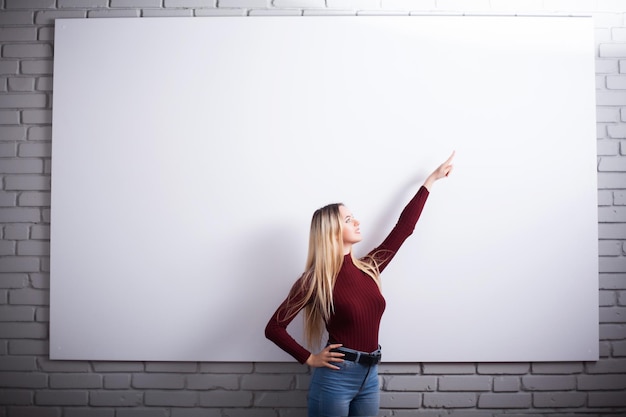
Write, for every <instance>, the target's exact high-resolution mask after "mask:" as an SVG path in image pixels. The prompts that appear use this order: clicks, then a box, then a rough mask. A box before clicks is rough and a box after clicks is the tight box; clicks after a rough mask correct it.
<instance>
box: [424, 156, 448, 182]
mask: <svg viewBox="0 0 626 417" xmlns="http://www.w3.org/2000/svg"><path fill="white" fill-rule="evenodd" d="M454 154H455V151H452V155H450V157H449V158H448V159H447V160H446V162H444V163H443V164H441V165H439V166H438V167H437V169H436V170H434V171H433V173H432V174H430V175H429V176H428V178H426V181H424V187H426V188H427V189H428V191H430V189H431V188H432V186H433V184H434V183H435V181H437V180H440V179H441V178H445V177H447V176H449V175H450V173H451V172H452V168H454V165H452V158H454Z"/></svg>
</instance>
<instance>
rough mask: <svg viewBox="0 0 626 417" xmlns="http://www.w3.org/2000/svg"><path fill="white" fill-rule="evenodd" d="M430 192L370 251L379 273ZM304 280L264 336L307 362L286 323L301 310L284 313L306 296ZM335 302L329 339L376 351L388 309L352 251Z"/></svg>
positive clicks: (412, 225) (410, 228) (424, 191)
mask: <svg viewBox="0 0 626 417" xmlns="http://www.w3.org/2000/svg"><path fill="white" fill-rule="evenodd" d="M428 194H429V193H428V190H427V189H426V188H425V187H423V186H422V187H421V188H420V189H419V191H418V192H417V194H415V196H414V197H413V198H412V199H411V201H410V202H409V204H408V205H407V206H406V207H405V208H404V210H403V211H402V213H401V214H400V218H399V219H398V222H397V223H396V225H395V226H394V228H393V229H392V230H391V233H389V235H388V236H387V237H386V238H385V240H384V241H383V243H382V244H380V246H378V247H377V248H376V249H374V250H373V251H371V252H370V253H369V255H371V254H374V253H375V254H376V257H377V259H379V260H380V261H381V263H380V272H382V271H383V269H385V268H386V267H387V265H388V264H389V261H391V259H392V258H393V257H394V255H395V254H396V252H397V251H398V249H400V246H401V245H402V243H403V242H404V241H405V240H406V238H408V237H409V236H410V235H411V234H412V233H413V230H414V229H415V224H416V223H417V220H418V219H419V217H420V215H421V213H422V209H423V208H424V204H426V199H427V198H428ZM301 279H302V278H300V279H299V280H298V281H296V283H295V284H294V286H293V288H292V290H291V291H292V293H293V294H295V297H292V298H291V299H289V298H287V299H285V301H283V303H282V304H281V305H280V307H278V309H277V310H276V312H275V313H274V315H273V316H272V318H271V319H270V321H269V323H267V326H266V327H265V336H266V337H267V338H268V339H270V340H271V341H272V342H274V343H276V344H277V345H278V346H279V347H280V348H281V349H283V350H284V351H285V352H287V353H289V354H290V355H291V356H293V357H294V358H295V359H296V360H297V361H298V362H300V363H304V362H306V360H307V359H308V357H309V356H310V355H311V352H309V351H308V350H307V349H305V348H304V347H303V346H301V345H300V344H299V343H298V342H296V341H295V339H294V338H292V337H291V336H290V335H289V333H288V332H287V326H288V325H289V323H291V321H292V320H293V319H294V318H295V316H296V315H297V313H298V312H294V314H292V315H291V316H286V315H285V314H284V312H285V311H289V304H288V303H294V304H296V303H298V302H299V301H301V300H302V297H304V295H305V294H304V291H301V290H298V289H299V288H301V287H300V283H301V282H300V280H301ZM333 303H334V306H335V311H334V313H333V314H332V316H331V317H330V319H329V321H328V323H326V330H328V340H329V342H331V343H341V344H343V345H344V346H345V347H347V348H350V349H355V350H360V351H362V352H373V351H375V350H376V349H378V330H379V327H380V320H381V318H382V315H383V311H384V310H385V299H384V298H383V296H382V294H381V293H380V290H379V289H378V286H377V285H376V283H375V282H374V280H372V278H370V277H369V276H368V275H367V274H365V273H364V272H363V271H361V270H360V269H358V268H357V267H356V266H355V265H354V263H353V262H352V257H351V255H349V254H348V255H346V256H345V257H344V259H343V265H342V266H341V269H340V271H339V275H338V276H337V280H336V282H335V287H334V288H333Z"/></svg>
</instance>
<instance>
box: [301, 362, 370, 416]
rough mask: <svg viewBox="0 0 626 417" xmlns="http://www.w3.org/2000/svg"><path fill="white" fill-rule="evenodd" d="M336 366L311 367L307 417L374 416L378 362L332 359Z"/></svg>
mask: <svg viewBox="0 0 626 417" xmlns="http://www.w3.org/2000/svg"><path fill="white" fill-rule="evenodd" d="M334 365H337V366H338V367H339V368H340V369H339V370H334V369H330V368H315V369H314V370H313V377H312V378H311V385H310V386H309V417H346V416H368V417H374V416H377V415H378V407H379V404H380V394H379V388H378V365H362V364H359V363H356V362H351V361H343V362H336V363H334Z"/></svg>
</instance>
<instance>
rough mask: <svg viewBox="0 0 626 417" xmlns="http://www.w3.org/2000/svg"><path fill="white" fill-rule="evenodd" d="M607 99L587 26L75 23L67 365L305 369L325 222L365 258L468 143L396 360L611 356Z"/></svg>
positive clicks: (396, 287)
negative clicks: (317, 244)
mask: <svg viewBox="0 0 626 417" xmlns="http://www.w3.org/2000/svg"><path fill="white" fill-rule="evenodd" d="M594 94H595V85H594V56H593V30H592V22H591V19H590V18H582V17H576V18H565V17H550V18H546V17H536V18H531V17H460V16H456V17H451V16H447V17H433V16H431V17H297V18H287V17H277V18H269V17H268V18H265V17H259V18H249V17H242V18H167V19H146V18H142V19H103V20H97V19H86V20H81V19H76V20H64V19H61V20H57V21H56V33H55V67H54V103H53V104H54V117H53V157H52V181H53V183H52V236H51V244H52V249H51V251H52V256H51V262H52V264H51V281H52V282H51V323H50V330H51V336H50V356H51V358H52V359H81V360H84V359H89V360H133V361H135V360H141V361H144V360H145V361H292V360H293V359H292V358H291V357H289V356H288V355H287V354H285V353H284V352H282V351H281V350H280V349H279V348H278V347H276V346H275V345H273V344H272V343H271V342H269V341H267V340H265V337H264V334H263V330H264V327H265V324H266V322H267V320H268V319H269V317H270V316H271V314H272V313H273V312H274V310H275V308H276V307H277V306H278V304H279V303H280V302H281V301H282V299H283V298H284V297H285V296H286V294H287V292H288V290H289V288H290V287H291V285H292V283H293V282H294V281H295V280H296V279H297V278H298V277H299V276H300V274H301V273H302V270H303V267H304V262H305V258H306V250H307V242H308V228H309V222H310V218H311V215H312V213H313V211H314V210H315V209H317V208H319V207H321V206H323V205H325V204H327V203H331V202H336V201H341V202H343V203H345V204H346V205H347V207H348V208H349V209H350V210H351V211H352V212H353V213H354V214H355V216H356V217H357V218H358V219H359V220H360V221H361V231H362V233H363V235H364V240H363V241H362V242H361V243H359V245H357V246H356V248H355V250H356V251H357V252H358V254H364V253H366V252H367V251H369V250H370V249H371V248H373V247H374V246H375V245H377V244H378V243H379V242H380V241H381V240H382V239H383V238H384V236H385V234H386V233H387V232H388V231H389V230H390V229H391V227H392V226H393V224H394V223H395V221H396V220H397V217H398V215H399V214H400V211H401V210H402V208H403V207H404V205H405V204H406V203H407V202H408V200H409V199H410V198H411V197H412V195H413V194H414V193H415V192H416V191H417V189H418V188H419V186H420V185H421V183H422V182H423V180H424V179H425V177H426V176H427V174H428V173H430V172H431V171H432V170H433V169H434V168H435V167H436V166H437V165H438V164H439V163H441V162H443V161H444V160H445V159H446V158H447V157H448V155H449V154H450V153H451V152H452V151H453V150H456V158H455V169H454V172H453V175H452V176H451V177H450V178H448V179H445V180H442V181H440V182H438V183H437V184H436V185H435V188H434V189H433V192H432V193H431V195H430V197H429V200H428V202H427V205H426V207H425V210H424V212H423V215H422V218H421V219H420V221H419V223H418V225H417V227H416V230H415V233H414V234H413V236H411V237H410V238H409V240H408V241H407V242H406V243H405V245H404V246H403V247H402V248H401V250H400V252H399V253H398V255H397V256H396V258H395V259H394V261H393V262H392V264H391V265H390V267H389V268H388V269H387V270H386V271H385V272H384V274H383V293H384V295H385V297H386V300H387V310H386V312H385V314H384V317H383V323H382V327H381V333H380V343H381V345H382V346H383V351H384V356H383V358H384V360H385V361H387V362H428V361H433V362H434V361H463V362H468V361H472V362H473V361H561V360H562V361H570V360H576V361H578V360H594V359H597V357H598V311H597V310H598V309H597V306H598V301H597V300H598V293H597V279H598V269H597V263H598V252H597V245H598V243H597V242H598V237H597V213H596V211H597V204H596V199H597V196H596V152H595V148H596V141H595V120H594V117H595V102H594V101H595V96H594ZM300 329H301V324H300V321H299V320H296V322H294V325H293V328H291V329H290V330H291V331H292V333H293V335H294V336H295V337H296V338H297V339H299V340H301V330H300Z"/></svg>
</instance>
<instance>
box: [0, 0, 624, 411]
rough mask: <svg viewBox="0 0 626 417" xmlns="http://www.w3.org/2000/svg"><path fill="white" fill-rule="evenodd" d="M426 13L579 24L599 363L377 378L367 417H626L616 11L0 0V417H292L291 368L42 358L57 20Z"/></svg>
mask: <svg viewBox="0 0 626 417" xmlns="http://www.w3.org/2000/svg"><path fill="white" fill-rule="evenodd" d="M428 13H434V14H545V15H550V14H554V13H561V14H592V15H593V16H594V22H595V26H596V87H597V94H596V101H597V102H596V104H597V111H596V113H597V139H598V142H597V150H598V204H599V208H598V214H599V224H598V229H599V237H600V241H599V250H600V259H599V265H600V276H599V285H600V293H599V297H598V298H599V301H598V306H599V309H600V320H601V323H600V340H599V344H600V352H601V360H600V361H599V362H597V363H580V362H576V363H512V364H509V363H458V364H454V363H447V364H446V363H423V364H383V365H381V368H380V381H381V387H382V394H381V401H382V407H383V410H382V412H381V415H384V416H400V417H402V416H416V415H420V416H433V417H434V416H437V417H439V416H443V415H446V416H464V417H495V416H503V415H507V416H515V417H520V416H548V415H562V416H582V415H587V416H601V415H602V416H605V415H606V416H609V415H626V1H624V0H4V1H2V0H0V186H1V187H2V188H1V189H0V237H1V238H2V240H1V241H0V417H17V416H54V417H78V416H80V417H100V416H101V417H144V416H145V417H148V416H159V417H196V416H202V417H213V416H215V417H218V416H219V417H223V416H233V417H247V416H249V417H266V416H267V417H296V416H304V415H306V413H305V409H304V407H305V398H306V389H307V386H308V383H309V378H310V376H309V373H308V369H307V368H306V367H303V366H300V365H298V364H296V363H280V364H270V363H151V362H147V363H144V362H123V363H118V362H84V361H72V362H53V361H50V360H48V358H47V350H48V320H49V308H48V291H49V274H48V270H49V235H50V224H49V223H48V219H49V212H50V207H49V206H50V162H51V161H50V158H51V153H50V139H51V121H52V108H51V105H52V69H53V54H54V40H53V25H54V20H55V19H56V18H61V17H63V18H86V17H89V18H93V17H152V16H190V18H193V16H230V15H235V16H241V15H262V14H265V15H268V14H269V15H322V14H341V15H359V14H361V15H368V14H370V15H371V14H403V15H407V14H428ZM52 227H54V226H52ZM86 279H88V277H86ZM563 296H564V297H566V296H567V289H564V291H563ZM555 308H558V300H555ZM434 314H436V312H434Z"/></svg>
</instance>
